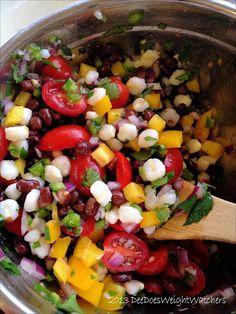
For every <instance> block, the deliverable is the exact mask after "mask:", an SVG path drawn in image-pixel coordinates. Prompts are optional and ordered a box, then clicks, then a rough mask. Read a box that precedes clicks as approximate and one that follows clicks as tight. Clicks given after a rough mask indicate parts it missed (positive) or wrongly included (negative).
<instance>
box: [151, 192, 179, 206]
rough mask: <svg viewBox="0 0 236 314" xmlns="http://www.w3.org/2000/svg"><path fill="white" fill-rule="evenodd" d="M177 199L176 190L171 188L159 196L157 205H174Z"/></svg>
mask: <svg viewBox="0 0 236 314" xmlns="http://www.w3.org/2000/svg"><path fill="white" fill-rule="evenodd" d="M176 200H177V196H176V193H175V190H172V189H171V190H170V191H169V192H167V193H165V194H162V195H161V196H160V197H158V199H157V202H156V206H157V207H161V206H163V205H174V203H175V202H176Z"/></svg>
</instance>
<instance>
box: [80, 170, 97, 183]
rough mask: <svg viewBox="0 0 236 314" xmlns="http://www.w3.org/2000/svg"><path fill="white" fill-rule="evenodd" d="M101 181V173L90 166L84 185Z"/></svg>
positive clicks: (85, 175) (84, 178) (84, 177)
mask: <svg viewBox="0 0 236 314" xmlns="http://www.w3.org/2000/svg"><path fill="white" fill-rule="evenodd" d="M96 181H101V177H100V175H99V174H98V173H97V171H96V170H94V169H93V168H88V169H86V171H85V174H84V176H83V179H82V185H83V186H85V187H90V186H91V185H92V184H93V183H94V182H96Z"/></svg>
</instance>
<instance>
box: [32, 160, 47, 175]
mask: <svg viewBox="0 0 236 314" xmlns="http://www.w3.org/2000/svg"><path fill="white" fill-rule="evenodd" d="M29 172H30V173H32V175H34V176H36V177H42V176H43V175H44V166H43V164H42V161H38V162H36V163H35V164H34V165H33V166H31V167H30V168H29Z"/></svg>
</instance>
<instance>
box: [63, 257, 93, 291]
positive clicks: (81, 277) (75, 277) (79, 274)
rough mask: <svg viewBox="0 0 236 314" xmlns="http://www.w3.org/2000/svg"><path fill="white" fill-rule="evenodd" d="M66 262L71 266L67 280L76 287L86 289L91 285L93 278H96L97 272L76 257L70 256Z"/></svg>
mask: <svg viewBox="0 0 236 314" xmlns="http://www.w3.org/2000/svg"><path fill="white" fill-rule="evenodd" d="M68 264H69V265H70V267H71V273H70V275H69V277H68V279H67V281H68V282H69V283H71V284H72V285H73V286H75V287H76V288H79V289H81V290H83V291H86V290H88V289H89V288H90V287H91V286H92V284H93V283H94V280H97V278H98V276H97V274H96V273H95V272H94V271H93V270H92V269H90V268H89V267H87V266H86V265H84V264H83V263H82V262H81V261H80V260H79V259H78V258H76V257H74V256H71V257H70V259H69V263H68Z"/></svg>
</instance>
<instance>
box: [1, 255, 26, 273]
mask: <svg viewBox="0 0 236 314" xmlns="http://www.w3.org/2000/svg"><path fill="white" fill-rule="evenodd" d="M0 265H1V266H2V267H3V268H4V269H5V270H7V271H8V272H9V273H10V274H12V275H16V276H18V275H20V274H21V272H20V270H19V269H18V267H17V266H16V264H15V263H13V262H12V261H11V260H10V259H9V258H8V257H5V258H4V259H3V260H1V262H0Z"/></svg>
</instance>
